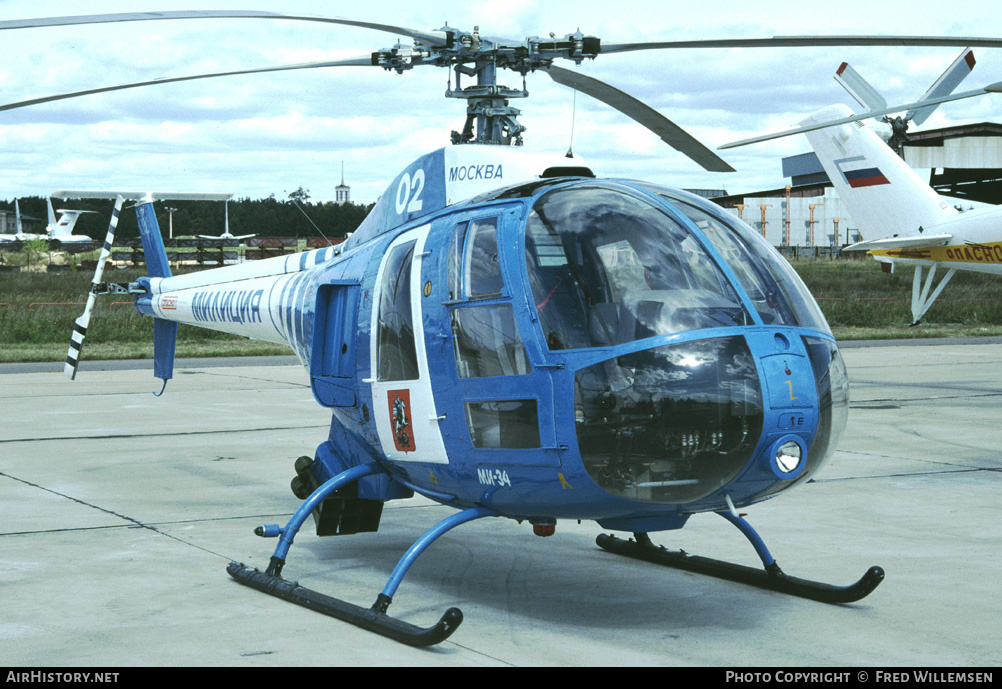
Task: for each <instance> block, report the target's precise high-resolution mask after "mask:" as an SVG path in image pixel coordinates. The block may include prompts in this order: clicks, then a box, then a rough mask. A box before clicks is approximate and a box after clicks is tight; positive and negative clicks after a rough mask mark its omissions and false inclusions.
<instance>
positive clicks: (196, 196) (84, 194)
mask: <svg viewBox="0 0 1002 689" xmlns="http://www.w3.org/2000/svg"><path fill="white" fill-rule="evenodd" d="M49 196H50V197H52V198H55V199H111V200H112V201H114V200H115V199H116V198H118V197H119V196H121V197H122V199H123V200H125V201H141V200H143V199H145V198H147V197H151V198H152V199H153V200H154V201H228V200H230V199H232V198H233V194H212V193H205V192H183V191H182V192H176V191H93V190H78V189H60V190H59V191H54V192H52V193H51V194H49Z"/></svg>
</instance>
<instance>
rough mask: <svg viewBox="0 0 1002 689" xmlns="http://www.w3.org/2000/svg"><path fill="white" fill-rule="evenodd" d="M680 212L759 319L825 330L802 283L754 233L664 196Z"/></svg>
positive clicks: (683, 202)
mask: <svg viewBox="0 0 1002 689" xmlns="http://www.w3.org/2000/svg"><path fill="white" fill-rule="evenodd" d="M665 198H666V199H667V200H668V201H669V202H670V203H671V205H672V207H674V208H676V209H677V210H678V211H680V212H681V213H684V214H685V215H686V216H687V217H688V218H689V219H690V220H691V221H692V222H693V223H694V224H695V225H696V227H698V228H699V230H700V231H701V232H702V233H703V234H704V235H705V236H706V238H707V239H708V240H710V243H711V244H713V246H714V248H716V249H717V251H719V252H720V253H721V255H722V256H723V257H724V260H725V261H727V264H728V265H729V266H730V268H731V270H733V271H734V272H735V273H736V274H737V277H738V281H739V282H740V283H741V286H742V287H743V288H744V289H745V291H746V292H747V293H748V296H749V297H750V298H751V300H752V302H753V303H754V305H755V309H756V310H757V311H758V313H759V316H760V317H761V318H762V321H763V322H764V323H766V324H767V325H769V324H775V325H801V326H804V327H808V328H815V329H817V330H821V331H823V332H829V328H828V324H827V322H826V321H825V319H824V316H823V315H822V314H821V312H820V310H819V309H818V307H817V305H816V304H815V302H814V299H813V297H811V295H810V293H809V292H808V290H807V288H806V286H804V284H803V282H802V281H801V280H800V277H799V276H798V275H797V274H796V272H794V270H793V269H792V268H791V267H790V266H789V265H787V264H786V261H785V260H784V259H783V258H782V257H781V256H779V255H778V254H776V252H775V251H774V250H773V249H772V247H771V246H769V245H768V243H767V242H766V241H765V240H764V239H762V238H761V237H760V236H758V235H756V234H755V233H754V232H749V231H742V230H743V229H744V228H740V227H738V226H737V223H734V226H731V225H730V224H725V223H724V222H722V221H721V220H719V219H717V218H715V217H713V216H712V215H710V214H709V213H707V212H706V211H704V210H703V209H701V208H698V207H696V206H695V205H693V204H690V203H686V202H685V201H682V200H680V199H678V198H673V197H667V196H666V197H665Z"/></svg>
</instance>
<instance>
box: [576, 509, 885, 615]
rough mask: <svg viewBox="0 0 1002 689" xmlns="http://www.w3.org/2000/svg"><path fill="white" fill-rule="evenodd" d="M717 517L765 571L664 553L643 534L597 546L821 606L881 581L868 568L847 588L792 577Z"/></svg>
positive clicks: (737, 520)
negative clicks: (751, 551)
mask: <svg viewBox="0 0 1002 689" xmlns="http://www.w3.org/2000/svg"><path fill="white" fill-rule="evenodd" d="M717 514H719V515H720V516H722V517H723V518H724V519H726V520H727V521H729V522H731V523H732V524H734V525H735V526H736V527H738V529H739V530H740V531H741V533H743V534H744V535H745V537H746V538H747V539H748V540H749V541H750V542H751V544H752V547H754V548H755V552H756V553H758V556H759V559H761V560H762V565H763V567H764V569H756V568H754V567H746V566H744V565H738V564H734V563H732V562H722V561H721V560H712V559H710V558H705V557H698V556H696V555H689V554H688V553H686V552H685V551H681V550H680V551H672V550H666V549H665V548H664V546H656V545H654V544H653V543H652V542H651V539H650V537H649V536H648V535H647V534H646V533H636V534H634V537H635V538H636V540H634V539H632V538H631V539H630V540H628V541H624V540H622V539H620V538H616V537H615V536H612V535H609V534H601V535H600V536H599V537H598V538H597V539H596V542H597V543H598V545H599V546H600V547H601V548H604V549H605V550H608V551H609V552H611V553H615V554H617V555H626V556H627V557H632V558H636V559H638V560H646V561H647V562H653V563H655V564H659V565H663V566H665V567H673V568H675V569H684V570H686V571H689V572H697V573H699V574H706V575H708V576H712V577H717V578H720V579H727V580H729V581H736V582H739V583H742V584H749V585H751V586H758V587H759V588H764V589H769V590H771V591H778V592H780V593H786V594H789V595H792V596H799V597H801V598H809V599H811V600H815V601H820V602H822V603H853V602H855V601H858V600H860V599H861V598H865V597H866V596H868V595H869V594H870V593H872V592H873V590H874V589H875V588H877V586H878V585H879V584H880V582H882V581H883V580H884V570H883V569H881V568H880V567H871V568H870V569H869V570H867V572H866V573H865V574H864V575H863V576H862V578H860V580H859V581H857V582H856V583H854V584H851V585H850V586H833V585H832V584H825V583H822V582H819V581H811V580H809V579H798V578H797V577H791V576H789V575H788V574H785V573H784V572H783V570H781V569H780V568H779V565H778V564H776V560H775V558H773V556H772V554H771V553H770V552H769V549H768V548H766V546H765V543H764V542H763V541H762V538H761V537H760V536H759V535H758V533H757V532H756V531H755V529H753V528H752V527H751V525H750V524H749V523H748V522H746V521H745V520H744V519H742V518H741V517H738V516H736V515H734V514H731V513H730V512H718V513H717Z"/></svg>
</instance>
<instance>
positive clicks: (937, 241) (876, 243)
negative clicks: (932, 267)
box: [842, 234, 953, 251]
mask: <svg viewBox="0 0 1002 689" xmlns="http://www.w3.org/2000/svg"><path fill="white" fill-rule="evenodd" d="M951 239H953V235H952V234H930V235H927V236H924V237H923V236H921V235H913V236H909V237H886V238H884V239H873V240H871V241H868V242H858V243H856V244H850V245H849V246H847V247H845V248H844V249H842V251H883V250H884V249H916V248H919V247H927V246H944V245H946V244H948V243H949V241H950V240H951Z"/></svg>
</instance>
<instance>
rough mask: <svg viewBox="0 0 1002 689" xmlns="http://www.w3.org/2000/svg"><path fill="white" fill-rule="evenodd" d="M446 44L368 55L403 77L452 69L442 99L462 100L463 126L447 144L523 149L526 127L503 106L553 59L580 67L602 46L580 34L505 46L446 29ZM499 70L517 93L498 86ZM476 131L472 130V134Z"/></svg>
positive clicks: (404, 47)
mask: <svg viewBox="0 0 1002 689" xmlns="http://www.w3.org/2000/svg"><path fill="white" fill-rule="evenodd" d="M442 31H443V32H444V33H445V34H446V36H447V39H446V40H445V42H444V44H443V45H423V44H421V43H420V42H418V41H415V45H413V46H408V45H403V44H400V43H398V44H396V45H394V46H393V47H392V48H388V49H384V50H379V51H376V52H374V53H372V64H373V65H378V66H380V67H383V68H384V69H386V70H393V71H395V72H397V73H398V74H402V73H403V72H404V71H405V70H409V69H412V68H414V67H416V66H418V65H423V64H433V65H436V66H439V67H452V68H453V69H454V70H455V74H456V88H455V89H453V88H452V84H451V82H450V84H449V88H448V89H447V90H446V92H445V95H446V97H448V98H462V99H464V100H466V101H467V103H468V105H467V109H466V123H465V125H464V127H463V131H462V132H455V131H454V132H452V143H454V144H459V143H478V144H495V145H515V146H520V145H521V144H522V132H524V131H525V127H524V126H522V125H521V124H520V123H519V122H518V116H519V115H520V114H521V112H520V111H519V110H517V109H515V108H513V107H511V106H510V105H509V104H508V99H510V98H526V97H528V95H529V92H528V91H527V90H526V89H525V84H524V79H525V75H526V74H528V73H529V72H531V71H534V70H536V69H540V68H546V67H549V66H550V65H551V64H552V63H553V61H554V60H555V59H557V58H563V59H568V60H573V61H574V62H575V63H577V64H580V63H581V61H582V60H584V59H585V58H594V57H595V56H596V55H598V53H599V52H600V51H601V41H600V39H598V38H596V37H594V36H585V35H583V34H582V33H581V32H580V31H579V32H577V33H574V34H567V35H566V36H564V38H563V39H556V37H555V36H553V35H552V34H551V36H550V40H543V39H540V38H536V37H530V38H527V39H525V41H524V42H522V43H513V42H505V41H501V40H499V39H490V38H486V37H482V36H481V35H480V31H479V28H478V27H475V28H474V30H473V31H472V32H465V31H459V30H457V29H452V28H449V27H445V28H443V29H442ZM498 69H511V70H514V71H516V72H518V73H520V74H521V75H522V77H523V85H522V88H521V89H512V88H508V87H507V86H504V85H502V84H499V83H498V82H497V70H498ZM464 75H465V76H468V77H476V80H477V83H476V84H475V85H470V86H466V87H462V86H461V84H460V82H461V79H462V76H464ZM474 129H475V131H474Z"/></svg>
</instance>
